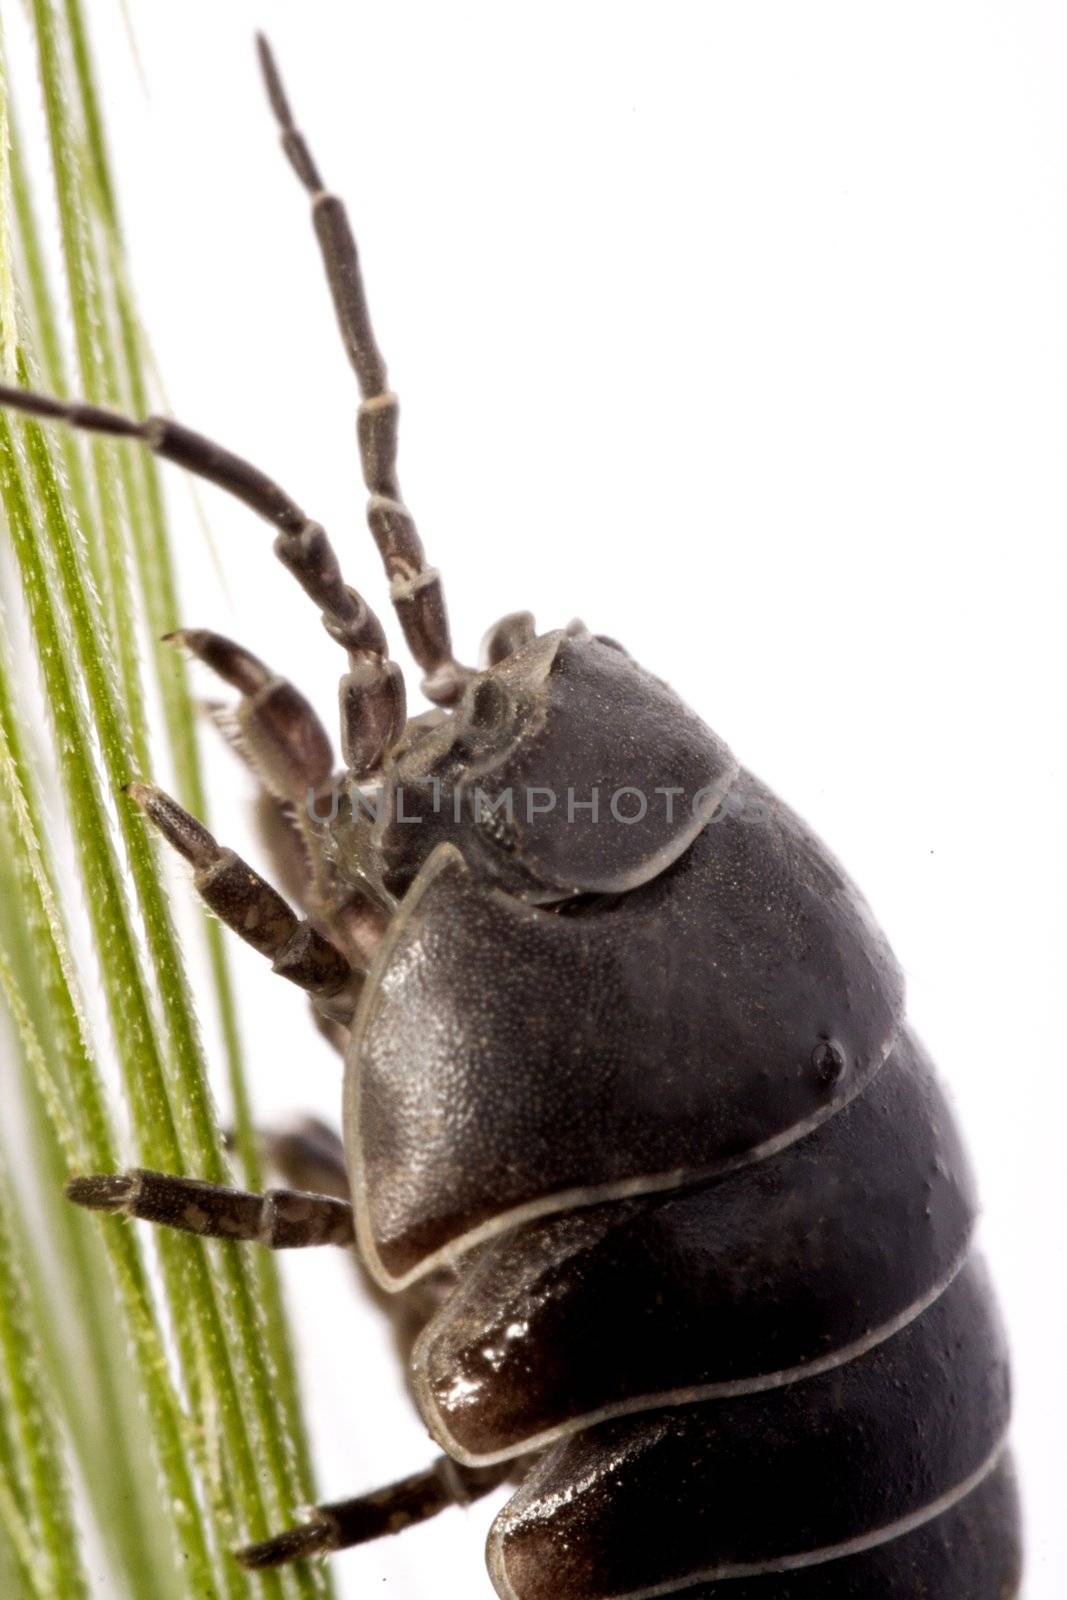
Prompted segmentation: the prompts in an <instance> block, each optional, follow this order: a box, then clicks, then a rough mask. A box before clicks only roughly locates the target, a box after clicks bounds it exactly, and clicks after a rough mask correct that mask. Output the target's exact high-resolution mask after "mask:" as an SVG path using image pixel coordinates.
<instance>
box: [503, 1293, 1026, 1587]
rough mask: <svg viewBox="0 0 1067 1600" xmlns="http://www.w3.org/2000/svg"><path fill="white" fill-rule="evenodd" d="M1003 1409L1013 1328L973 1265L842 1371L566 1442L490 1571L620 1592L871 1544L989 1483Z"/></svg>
mask: <svg viewBox="0 0 1067 1600" xmlns="http://www.w3.org/2000/svg"><path fill="white" fill-rule="evenodd" d="M1008 1413H1009V1386H1008V1373H1007V1359H1006V1354H1005V1350H1004V1344H1003V1337H1002V1334H1001V1330H1000V1326H999V1323H998V1321H997V1318H996V1314H995V1311H994V1308H993V1302H992V1296H991V1293H990V1289H989V1285H988V1282H987V1280H986V1277H985V1273H984V1271H983V1270H982V1268H981V1267H980V1266H979V1265H978V1264H977V1263H975V1262H972V1263H971V1264H970V1265H969V1266H968V1267H966V1268H965V1269H964V1271H963V1272H961V1273H960V1274H959V1276H958V1277H957V1278H956V1279H955V1281H954V1282H953V1284H952V1285H951V1286H950V1288H949V1289H947V1290H946V1292H945V1293H944V1294H943V1295H942V1296H941V1298H940V1299H939V1300H938V1301H937V1302H936V1303H935V1304H934V1305H933V1306H932V1307H931V1309H930V1310H929V1311H928V1312H927V1313H926V1314H925V1315H924V1316H922V1317H920V1318H918V1319H917V1321H915V1322H912V1323H911V1324H909V1326H908V1327H906V1328H905V1329H904V1330H903V1331H902V1332H901V1333H898V1334H897V1335H895V1337H893V1338H891V1339H888V1340H886V1341H885V1342H884V1343H882V1344H880V1345H878V1346H877V1347H876V1348H875V1349H873V1350H871V1351H870V1352H868V1353H867V1354H866V1355H864V1356H861V1357H858V1358H857V1359H856V1360H855V1361H852V1362H850V1363H848V1364H847V1365H846V1366H844V1367H839V1368H836V1369H834V1370H833V1371H832V1372H828V1373H825V1374H822V1375H820V1376H818V1377H814V1378H808V1379H806V1380H804V1381H802V1382H798V1383H794V1384H792V1385H791V1386H790V1387H788V1388H785V1389H779V1390H775V1391H773V1392H771V1393H768V1394H758V1395H746V1396H743V1397H741V1398H739V1399H733V1400H712V1401H706V1402H702V1403H698V1404H694V1405H688V1406H683V1407H679V1408H673V1409H670V1410H666V1411H656V1412H649V1413H645V1414H644V1415H641V1416H638V1417H632V1418H626V1419H623V1420H621V1421H616V1422H606V1423H601V1424H600V1425H599V1426H597V1427H594V1428H590V1429H589V1430H587V1431H586V1432H584V1433H580V1434H577V1435H576V1436H575V1437H573V1438H571V1439H568V1440H566V1441H564V1442H563V1443H562V1444H559V1445H557V1446H556V1447H555V1448H554V1449H552V1450H550V1451H549V1453H548V1454H547V1455H546V1456H544V1457H543V1458H542V1459H541V1460H540V1461H539V1462H538V1463H536V1464H535V1466H534V1467H533V1468H532V1469H531V1471H530V1473H529V1474H528V1476H527V1477H526V1479H525V1480H524V1482H523V1483H522V1485H521V1487H520V1488H519V1490H518V1492H517V1493H516V1494H515V1496H514V1497H513V1498H512V1500H511V1501H510V1502H509V1504H508V1505H507V1506H506V1507H505V1508H504V1510H503V1511H502V1512H501V1513H500V1515H499V1516H498V1518H497V1520H496V1522H495V1523H494V1525H493V1529H492V1532H491V1534H490V1541H489V1564H490V1572H491V1574H492V1576H493V1580H494V1582H495V1584H496V1586H497V1590H498V1592H499V1593H500V1594H501V1595H503V1596H508V1597H512V1596H513V1597H515V1600H560V1597H561V1596H568V1597H570V1596H573V1597H575V1600H577V1597H578V1596H581V1597H582V1600H607V1597H609V1596H610V1597H616V1596H624V1595H640V1594H644V1593H645V1592H646V1591H651V1590H654V1589H655V1590H657V1591H660V1590H662V1592H667V1591H668V1589H669V1586H670V1585H671V1584H674V1585H676V1586H677V1587H678V1588H683V1587H684V1586H685V1585H686V1584H687V1583H695V1582H696V1581H697V1580H703V1579H707V1580H710V1579H712V1578H724V1579H725V1578H730V1577H731V1576H734V1577H738V1578H740V1577H746V1576H754V1575H757V1573H758V1569H759V1568H760V1567H763V1566H765V1565H766V1564H768V1563H771V1564H774V1563H781V1562H782V1561H783V1560H797V1561H808V1560H810V1558H811V1557H812V1555H813V1554H816V1553H821V1552H823V1551H832V1550H833V1549H834V1548H835V1547H840V1546H846V1547H847V1546H848V1544H849V1543H850V1542H851V1541H854V1540H863V1541H867V1540H870V1541H872V1542H873V1539H874V1537H875V1536H876V1535H877V1534H878V1533H879V1532H880V1531H888V1530H892V1529H893V1527H894V1525H896V1524H899V1523H901V1522H904V1521H906V1520H907V1519H912V1518H915V1517H917V1516H922V1515H923V1514H924V1513H926V1512H930V1511H934V1510H936V1509H941V1508H942V1503H943V1502H944V1501H945V1498H946V1497H947V1496H951V1495H954V1494H956V1493H958V1491H959V1490H960V1489H961V1487H963V1486H968V1487H969V1486H971V1485H972V1484H974V1483H976V1482H977V1481H978V1477H979V1475H981V1474H983V1472H984V1471H985V1470H986V1469H987V1468H988V1467H990V1466H991V1465H992V1462H993V1459H994V1457H995V1455H996V1453H997V1452H998V1450H999V1448H1000V1446H1001V1443H1002V1440H1003V1437H1004V1433H1005V1430H1006V1428H1007V1423H1008ZM846 1553H847V1551H846ZM729 1592H730V1591H729V1590H727V1593H729ZM772 1592H773V1591H772ZM960 1600H962V1596H961V1597H960Z"/></svg>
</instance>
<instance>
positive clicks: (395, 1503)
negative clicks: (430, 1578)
mask: <svg viewBox="0 0 1067 1600" xmlns="http://www.w3.org/2000/svg"><path fill="white" fill-rule="evenodd" d="M513 1467H514V1463H513V1462H510V1463H508V1464H506V1465H504V1466H497V1467H464V1466H460V1465H459V1463H458V1462H455V1461H451V1460H450V1459H449V1458H448V1457H447V1456H440V1457H439V1458H438V1459H437V1461H436V1462H435V1463H434V1465H433V1466H432V1467H430V1468H429V1470H428V1471H426V1472H417V1473H415V1474H414V1475H413V1476H412V1477H410V1478H402V1479H401V1480H400V1481H399V1482H398V1483H391V1484H389V1485H388V1487H387V1488H384V1489H378V1490H376V1491H375V1492H374V1493H373V1494H364V1495H358V1496H357V1497H356V1498H355V1499H353V1500H335V1501H333V1502H332V1503H331V1504H330V1505H324V1506H316V1507H315V1508H314V1510H313V1511H312V1513H311V1516H310V1517H309V1518H308V1520H307V1521H306V1522H302V1523H299V1524H298V1525H297V1526H296V1527H293V1528H287V1529H286V1530H285V1532H284V1533H279V1534H276V1535H275V1536H274V1538H273V1539H265V1540H264V1541H263V1543H262V1544H251V1545H246V1546H245V1548H244V1549H243V1550H238V1551H237V1559H238V1561H239V1562H240V1563H241V1565H242V1566H244V1567H249V1568H251V1569H252V1570H253V1571H259V1570H261V1569H263V1568H264V1567H280V1566H284V1565H285V1564H286V1563H287V1562H290V1561H304V1560H306V1559H307V1558H308V1557H309V1556H317V1555H328V1554H330V1552H332V1551H335V1550H347V1549H349V1548H350V1547H351V1546H352V1545H355V1544H366V1543H368V1542H369V1541H370V1540H371V1539H380V1538H381V1537H382V1536H383V1535H384V1534H387V1533H403V1531H404V1529H405V1528H410V1527H412V1526H413V1525H414V1524H415V1523H417V1522H426V1521H427V1520H428V1519H429V1518H430V1517H436V1516H437V1514H438V1512H440V1511H445V1510H446V1509H447V1508H448V1507H449V1506H455V1505H468V1504H469V1503H470V1502H471V1501H472V1500H477V1499H479V1498H480V1497H481V1496H482V1495H484V1494H488V1493H489V1492H490V1490H492V1489H495V1488H496V1487H497V1485H498V1484H500V1483H503V1482H504V1480H505V1478H506V1477H507V1476H508V1473H509V1470H511V1469H512V1468H513Z"/></svg>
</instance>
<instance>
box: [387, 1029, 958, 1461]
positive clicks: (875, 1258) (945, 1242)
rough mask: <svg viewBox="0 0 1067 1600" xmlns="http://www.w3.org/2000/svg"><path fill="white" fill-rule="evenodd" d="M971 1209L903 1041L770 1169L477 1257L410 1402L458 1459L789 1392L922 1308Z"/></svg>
mask: <svg viewBox="0 0 1067 1600" xmlns="http://www.w3.org/2000/svg"><path fill="white" fill-rule="evenodd" d="M974 1214H975V1197H974V1191H973V1186H972V1181H971V1176H970V1172H969V1169H968V1166H967V1162H966V1158H965V1156H964V1153H963V1150H962V1147H961V1145H960V1141H959V1138H958V1135H957V1133H956V1129H955V1126H954V1124H953V1121H952V1117H951V1114H950V1112H949V1110H948V1107H947V1106H946V1104H945V1101H944V1098H943V1097H942V1095H941V1093H940V1091H939V1089H938V1087H937V1085H936V1082H935V1080H934V1078H933V1076H932V1073H931V1072H930V1069H929V1065H928V1063H927V1061H926V1058H925V1056H924V1054H923V1052H922V1050H921V1049H920V1048H919V1046H918V1045H917V1044H916V1043H915V1041H914V1040H913V1039H911V1037H910V1036H909V1035H908V1034H903V1035H901V1037H900V1039H899V1040H898V1043H897V1045H896V1046H895V1047H894V1050H893V1052H892V1054H891V1056H890V1058H889V1061H888V1062H887V1064H886V1066H885V1067H884V1068H883V1069H882V1071H881V1072H880V1073H879V1074H878V1075H877V1076H876V1078H875V1080H874V1082H873V1083H872V1084H871V1085H870V1087H869V1088H868V1089H867V1091H866V1092H865V1093H864V1094H863V1095H861V1096H859V1097H858V1098H857V1099H856V1100H854V1101H852V1102H851V1104H850V1105H848V1106H847V1107H846V1108H845V1109H844V1110H843V1111H841V1112H840V1113H839V1114H838V1115H837V1116H836V1117H832V1118H831V1119H830V1121H829V1122H827V1123H825V1124H823V1126H822V1127H820V1128H819V1129H818V1130H817V1131H816V1132H814V1133H812V1134H809V1135H808V1137H807V1138H805V1139H801V1140H799V1141H797V1142H796V1143H794V1144H792V1145H790V1146H788V1148H787V1149H785V1150H783V1151H781V1152H780V1153H779V1154H778V1155H777V1156H774V1157H772V1158H771V1159H769V1160H767V1161H763V1162H759V1163H757V1164H755V1165H752V1166H749V1167H744V1168H742V1169H741V1170H740V1171H738V1172H736V1173H733V1174H731V1175H729V1176H728V1177H725V1178H722V1179H719V1180H717V1181H716V1182H714V1183H712V1184H710V1185H708V1186H707V1187H705V1188H703V1189H699V1190H695V1191H693V1190H690V1191H683V1192H682V1193H680V1194H669V1195H666V1196H663V1195H658V1196H644V1197H642V1198H640V1199H636V1200H630V1201H617V1202H609V1203H608V1204H605V1205H600V1206H590V1207H584V1208H582V1209H579V1210H576V1211H572V1212H568V1213H565V1214H563V1215H561V1216H554V1217H551V1218H549V1219H547V1220H545V1221H541V1222H536V1223H531V1224H529V1225H528V1226H527V1227H525V1228H522V1229H519V1230H518V1231H516V1232H514V1233H511V1234H508V1235H505V1237H504V1238H503V1239H501V1240H499V1241H496V1242H494V1243H493V1244H492V1245H490V1246H489V1247H488V1248H487V1249H486V1250H485V1251H484V1252H483V1253H482V1254H481V1255H480V1256H479V1258H478V1259H477V1261H476V1262H475V1263H474V1265H473V1266H472V1267H471V1268H470V1269H469V1271H468V1272H467V1273H466V1275H465V1276H464V1277H463V1278H462V1279H461V1282H460V1286H459V1288H458V1289H457V1291H456V1293H455V1294H454V1295H453V1296H452V1298H451V1299H450V1300H449V1301H448V1302H447V1303H446V1304H445V1306H444V1307H443V1308H442V1310H441V1311H440V1312H439V1313H438V1315H437V1316H436V1317H435V1318H434V1320H433V1322H432V1323H431V1324H430V1326H429V1327H428V1328H427V1329H426V1332H425V1333H424V1335H423V1336H422V1338H421V1340H420V1341H419V1345H418V1347H417V1349H416V1352H415V1358H414V1371H415V1383H416V1393H417V1395H418V1398H419V1402H420V1406H421V1408H422V1411H423V1414H424V1416H425V1418H426V1421H427V1424H428V1426H429V1427H430V1429H431V1432H432V1433H433V1434H434V1436H435V1437H436V1439H437V1441H438V1443H439V1444H441V1446H442V1447H443V1448H444V1449H446V1450H448V1451H449V1452H450V1453H452V1454H453V1455H456V1456H459V1457H461V1458H462V1459H465V1460H471V1461H474V1460H479V1459H487V1458H496V1457H498V1456H501V1455H504V1454H506V1453H517V1452H518V1451H520V1450H522V1449H524V1448H531V1447H533V1446H535V1445H540V1444H542V1443H544V1442H545V1436H546V1435H548V1436H551V1435H552V1434H553V1433H554V1432H558V1431H559V1430H563V1431H566V1432H568V1433H569V1432H574V1431H575V1430H577V1429H578V1428H580V1427H582V1426H584V1425H586V1424H588V1422H589V1421H590V1420H595V1418H596V1414H597V1413H598V1412H599V1413H603V1412H604V1411H609V1412H610V1411H612V1410H615V1411H616V1412H621V1411H624V1410H626V1411H637V1410H641V1409H647V1408H649V1407H651V1406H654V1405H656V1404H657V1401H658V1403H659V1404H661V1405H662V1404H663V1397H664V1396H670V1398H671V1400H672V1402H673V1401H674V1400H683V1399H689V1398H693V1399H698V1398H702V1397H704V1398H706V1397H707V1391H708V1390H709V1389H710V1390H712V1391H715V1390H720V1391H721V1390H722V1389H725V1390H726V1391H727V1392H736V1391H737V1390H738V1389H739V1388H742V1389H743V1388H744V1387H748V1388H750V1389H755V1388H758V1387H770V1386H772V1385H780V1384H783V1383H787V1382H789V1381H791V1380H792V1379H794V1378H797V1377H802V1376H804V1370H803V1369H804V1367H805V1365H806V1364H810V1363H813V1362H814V1363H818V1364H820V1365H827V1364H830V1363H834V1364H836V1363H840V1362H842V1361H845V1360H847V1359H849V1358H850V1356H853V1355H856V1354H858V1353H860V1350H861V1349H862V1347H863V1346H864V1345H865V1344H867V1343H872V1342H874V1341H876V1340H878V1339H880V1338H883V1337H886V1336H888V1335H889V1334H891V1333H893V1332H895V1331H896V1328H897V1327H898V1326H899V1325H900V1324H901V1322H902V1321H904V1320H906V1319H909V1318H910V1317H912V1316H914V1315H917V1314H918V1313H919V1312H921V1311H922V1310H923V1309H924V1308H925V1306H926V1305H928V1304H929V1302H930V1301H931V1300H932V1299H933V1298H934V1297H936V1295H938V1294H939V1293H940V1292H941V1291H942V1290H943V1289H944V1288H945V1286H946V1284H947V1283H948V1282H949V1280H950V1279H951V1278H952V1277H953V1276H954V1274H955V1273H956V1271H957V1270H958V1269H959V1268H960V1266H961V1265H962V1262H963V1257H964V1254H965V1252H966V1250H967V1247H968V1243H969V1240H970V1236H971V1229H972V1224H973V1220H974ZM685 1390H693V1391H695V1392H694V1393H693V1395H692V1396H689V1395H686V1394H683V1393H680V1392H679V1391H685Z"/></svg>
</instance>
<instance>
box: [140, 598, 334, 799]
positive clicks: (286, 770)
mask: <svg viewBox="0 0 1067 1600" xmlns="http://www.w3.org/2000/svg"><path fill="white" fill-rule="evenodd" d="M166 642H167V643H168V644H174V645H179V646H181V647H182V648H183V649H186V650H188V651H189V653H190V654H191V655H194V656H196V658H197V659H198V660H199V661H202V662H203V663H204V665H205V666H207V667H210V668H211V670H212V672H214V673H216V674H217V676H218V677H220V678H221V679H222V681H223V682H224V683H228V684H229V685H230V686H231V687H232V688H234V689H237V690H238V691H239V692H240V695H241V699H240V702H239V703H238V706H237V711H236V730H235V733H234V741H235V742H236V743H237V744H238V746H239V748H240V750H241V752H242V754H243V755H244V757H245V759H246V760H247V762H248V764H249V766H251V767H252V769H253V771H254V772H255V773H256V774H257V775H258V777H259V778H260V779H261V780H262V782H263V784H264V785H265V787H266V788H267V789H269V790H270V792H271V794H273V795H276V796H277V798H278V799H279V800H287V801H289V802H290V803H291V804H293V805H296V806H304V805H306V803H307V799H308V793H309V791H310V792H311V793H315V792H316V791H317V790H319V789H321V788H323V786H324V785H325V784H327V783H329V781H330V778H331V777H332V775H333V768H334V755H333V747H332V745H331V743H330V736H329V734H328V733H327V732H326V729H325V728H324V727H323V725H322V722H321V721H320V719H319V716H318V714H317V712H316V711H315V708H314V707H313V706H312V704H311V702H310V701H309V700H307V699H306V698H305V696H304V695H302V694H301V693H300V691H299V689H297V688H296V687H295V686H294V685H293V684H292V683H290V682H289V681H288V679H287V678H281V677H279V676H278V674H277V673H275V672H272V671H271V669H270V667H268V666H267V664H266V663H265V662H263V661H261V660H260V659H259V657H258V656H254V655H253V654H252V652H251V651H250V650H246V649H245V648H244V646H243V645H239V644H235V643H234V641H233V640H232V639H227V638H225V637H224V636H223V635H222V634H221V633H211V632H210V631H209V630H208V629H207V628H180V629H179V630H178V631H177V632H175V633H168V634H167V635H166Z"/></svg>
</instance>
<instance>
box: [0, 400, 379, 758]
mask: <svg viewBox="0 0 1067 1600" xmlns="http://www.w3.org/2000/svg"><path fill="white" fill-rule="evenodd" d="M0 406H9V407H11V409H12V410H14V411H22V412H25V413H26V414H27V415H29V416H33V417H41V418H45V419H47V420H50V421H52V420H54V421H57V422H65V423H67V424H68V425H69V426H70V427H73V428H79V429H82V430H84V431H86V432H88V433H103V434H109V435H111V436H112V437H115V438H121V439H135V440H138V441H139V442H140V443H141V444H144V445H147V446H148V448H149V449H150V450H152V451H153V452H154V453H155V454H156V455H158V456H162V457H163V459H164V460H166V461H173V462H174V463H175V464H176V465H177V466H180V467H184V468H185V469H186V471H188V472H192V473H194V474H195V475H196V476H197V477H198V478H206V479H207V480H208V482H209V483H214V484H217V485H218V487H219V488H220V489H225V490H226V491H227V493H228V494H232V495H233V496H234V497H235V498H236V499H238V500H242V501H243V502H244V504H245V505H246V506H248V507H249V508H250V509H251V510H252V511H255V512H256V513H257V514H258V515H259V516H261V517H263V518H264V519H265V520H266V521H267V522H269V523H271V524H272V525H273V526H274V527H275V528H276V529H277V530H278V534H277V537H276V539H275V541H274V553H275V554H276V555H277V557H278V559H279V561H281V563H282V565H283V566H285V567H287V568H288V569H289V571H290V572H291V573H292V575H293V577H294V578H295V579H296V581H297V582H298V583H299V584H300V586H301V588H302V589H303V590H304V592H305V594H307V595H308V596H309V597H310V598H311V599H312V600H313V601H314V602H315V604H316V605H317V606H318V607H319V608H320V610H321V612H322V620H323V624H324V626H325V628H326V631H327V633H329V634H330V636H331V638H333V639H335V640H336V641H337V643H338V644H340V645H342V646H343V647H344V649H345V650H347V651H348V655H349V661H350V671H349V673H348V674H347V676H346V677H345V678H344V680H343V681H342V685H341V709H342V725H343V726H342V732H343V738H344V742H345V754H346V759H349V764H350V765H351V767H352V769H353V772H354V774H355V776H356V777H357V778H359V777H366V776H367V775H369V774H370V773H371V772H373V771H374V770H375V768H376V766H377V765H378V764H379V762H380V761H381V759H382V757H383V756H384V754H385V753H386V751H387V750H388V749H389V748H390V747H391V746H392V745H393V744H394V743H395V742H396V740H397V739H398V738H399V736H400V734H401V732H402V731H403V728H404V722H405V717H406V715H407V712H406V695H405V692H404V679H403V676H402V674H401V672H400V668H399V667H398V666H397V664H396V663H395V662H394V661H390V660H389V659H388V646H387V644H386V639H385V631H384V629H383V628H382V625H381V623H380V622H379V620H378V618H377V616H376V615H375V613H374V612H373V611H372V610H371V608H370V606H369V605H368V604H367V602H366V601H365V600H364V599H363V597H362V595H360V594H358V593H357V592H356V590H355V589H352V588H350V587H349V585H348V584H346V583H345V581H344V578H343V577H342V576H341V568H340V565H339V564H338V560H337V555H336V553H335V551H334V548H333V545H332V544H331V543H330V540H329V537H328V535H327V533H326V530H325V529H324V528H323V527H322V526H321V525H320V524H319V523H317V522H313V521H312V519H311V518H310V517H309V516H308V515H307V513H306V512H305V511H302V510H301V508H300V506H298V505H297V503H296V501H295V500H293V499H292V498H291V497H290V496H289V495H288V494H286V492H285V490H284V489H282V488H280V487H279V485H278V484H276V483H275V482H274V480H273V479H272V478H269V477H268V476H267V474H266V473H265V472H261V471H260V469H259V468H258V467H254V466H253V465H252V464H251V462H249V461H245V460H244V459H243V457H241V456H238V455H234V454H233V452H232V451H230V450H226V449H224V448H223V447H222V445H219V444H215V443H214V441H213V440H211V439H207V438H205V437H204V435H203V434H200V433H194V431H193V430H192V428H187V427H185V426H184V425H183V424H182V423H180V422H174V421H172V420H171V419H170V418H169V417H155V416H152V417H146V418H145V419H144V421H137V420H136V419H135V418H133V417H128V416H124V415H123V414H122V413H121V412H118V411H109V410H106V409H105V408H103V407H102V406H94V405H87V404H85V403H84V402H82V401H78V400H73V401H67V400H59V399H56V398H55V397H54V396H52V395H46V394H38V393H35V392H34V391H33V390H30V389H19V388H13V387H11V386H10V385H7V384H0Z"/></svg>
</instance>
